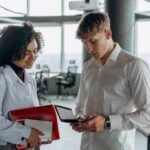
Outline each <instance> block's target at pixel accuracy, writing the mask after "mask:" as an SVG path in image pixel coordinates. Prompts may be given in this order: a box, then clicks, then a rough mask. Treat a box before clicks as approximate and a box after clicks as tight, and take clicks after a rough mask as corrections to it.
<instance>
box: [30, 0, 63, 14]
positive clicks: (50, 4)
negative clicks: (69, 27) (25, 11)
mask: <svg viewBox="0 0 150 150" xmlns="http://www.w3.org/2000/svg"><path fill="white" fill-rule="evenodd" d="M61 2H62V0H30V15H31V16H60V15H61V8H62V7H61Z"/></svg>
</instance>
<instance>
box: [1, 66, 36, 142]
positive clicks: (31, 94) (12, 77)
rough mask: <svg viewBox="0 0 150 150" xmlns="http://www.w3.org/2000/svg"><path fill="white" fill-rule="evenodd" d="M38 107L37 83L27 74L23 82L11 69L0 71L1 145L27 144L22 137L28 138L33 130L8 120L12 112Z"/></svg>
mask: <svg viewBox="0 0 150 150" xmlns="http://www.w3.org/2000/svg"><path fill="white" fill-rule="evenodd" d="M37 105H38V99H37V94H36V83H35V80H34V79H33V78H31V77H30V76H29V75H27V74H26V72H25V82H23V81H22V80H21V79H20V78H19V77H18V76H17V75H16V73H15V72H14V71H13V70H12V68H11V67H9V66H6V67H5V68H1V70H0V145H6V144H7V142H10V143H14V144H25V143H26V142H25V141H23V140H22V137H24V138H28V137H29V135H30V132H31V128H29V127H26V126H24V125H22V124H19V123H13V122H12V121H10V120H9V119H8V118H9V117H8V112H9V111H10V110H14V109H19V108H25V107H32V106H37Z"/></svg>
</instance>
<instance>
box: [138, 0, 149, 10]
mask: <svg viewBox="0 0 150 150" xmlns="http://www.w3.org/2000/svg"><path fill="white" fill-rule="evenodd" d="M137 11H150V2H148V0H138V1H137Z"/></svg>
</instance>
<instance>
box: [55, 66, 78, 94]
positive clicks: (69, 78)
mask: <svg viewBox="0 0 150 150" xmlns="http://www.w3.org/2000/svg"><path fill="white" fill-rule="evenodd" d="M77 69H78V67H77V66H69V67H68V71H67V74H66V76H61V75H58V76H56V79H57V80H56V84H57V85H58V96H59V95H69V93H68V91H66V92H65V94H62V91H61V88H62V87H64V89H68V88H73V87H75V83H76V75H77Z"/></svg>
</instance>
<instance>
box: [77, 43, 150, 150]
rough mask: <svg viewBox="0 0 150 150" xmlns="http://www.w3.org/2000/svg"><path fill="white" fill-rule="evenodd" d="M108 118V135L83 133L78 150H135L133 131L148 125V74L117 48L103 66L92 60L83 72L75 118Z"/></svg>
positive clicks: (149, 85)
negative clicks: (101, 116)
mask: <svg viewBox="0 0 150 150" xmlns="http://www.w3.org/2000/svg"><path fill="white" fill-rule="evenodd" d="M95 113H96V114H101V115H104V116H109V117H110V121H111V129H110V131H108V130H104V131H102V132H98V133H93V132H83V135H82V142H81V150H134V140H135V128H136V127H145V126H147V125H148V124H150V70H149V67H148V65H147V64H146V63H145V62H144V61H143V60H141V59H139V58H137V57H135V56H132V55H131V54H129V53H128V52H126V51H124V50H122V49H121V48H120V46H119V44H117V45H116V47H115V49H114V50H113V52H112V53H111V55H110V56H109V58H108V60H107V62H106V64H105V65H102V64H101V62H100V61H98V60H96V59H95V58H92V59H90V60H89V61H88V62H87V63H85V66H84V68H83V72H82V74H81V81H80V88H79V92H78V96H77V106H76V114H77V115H80V114H85V115H89V114H95Z"/></svg>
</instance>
